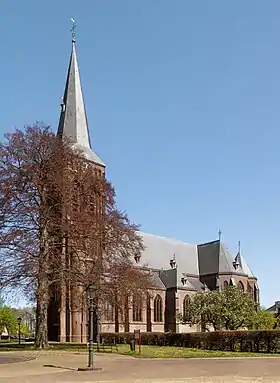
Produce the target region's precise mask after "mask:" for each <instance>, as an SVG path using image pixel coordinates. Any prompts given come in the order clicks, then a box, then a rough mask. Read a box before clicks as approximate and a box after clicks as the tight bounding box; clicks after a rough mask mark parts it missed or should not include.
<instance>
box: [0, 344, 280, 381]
mask: <svg viewBox="0 0 280 383" xmlns="http://www.w3.org/2000/svg"><path fill="white" fill-rule="evenodd" d="M24 354H25V355H24V356H25V357H29V358H31V357H32V358H34V357H36V359H33V360H30V361H28V362H20V363H16V364H15V363H12V364H1V365H0V383H4V382H5V383H16V382H17V383H18V382H19V381H20V382H23V383H27V382H28V383H39V382H40V383H47V382H48V383H49V382H51V383H64V382H65V383H66V382H67V383H82V382H83V383H86V382H87V383H89V382H102V383H105V382H106V383H113V382H114V383H132V382H135V383H140V382H141V383H144V382H145V383H157V382H158V383H164V382H165V383H167V382H168V383H182V382H192V383H198V382H204V383H206V382H209V383H214V382H215V383H218V382H219V383H221V382H229V383H232V382H248V383H249V382H250V383H254V382H280V358H255V359H249V358H242V359H241V358H240V359H237V358H236V359H136V358H132V357H130V356H121V355H115V354H103V355H102V354H101V355H96V357H95V365H96V367H100V368H102V371H94V372H92V371H89V372H80V371H77V368H78V367H84V366H86V365H87V355H82V354H73V353H57V354H56V353H53V352H50V353H48V352H46V353H42V352H35V351H34V352H29V353H24ZM4 355H9V357H10V358H11V357H13V358H16V357H17V356H18V355H19V353H11V352H9V353H6V354H4V353H1V354H0V359H1V358H2V356H4ZM20 355H21V356H23V354H22V352H21V353H20ZM49 365H53V366H55V367H49Z"/></svg>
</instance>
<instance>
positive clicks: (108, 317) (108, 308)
mask: <svg viewBox="0 0 280 383" xmlns="http://www.w3.org/2000/svg"><path fill="white" fill-rule="evenodd" d="M114 313H115V312H114V306H113V305H112V303H111V302H108V301H107V302H105V305H104V319H105V321H108V322H114Z"/></svg>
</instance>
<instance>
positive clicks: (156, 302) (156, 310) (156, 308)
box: [154, 295, 162, 322]
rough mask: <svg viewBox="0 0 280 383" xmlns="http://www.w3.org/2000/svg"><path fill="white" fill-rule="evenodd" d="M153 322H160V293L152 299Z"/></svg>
mask: <svg viewBox="0 0 280 383" xmlns="http://www.w3.org/2000/svg"><path fill="white" fill-rule="evenodd" d="M154 322H162V297H161V296H160V295H157V296H156V297H155V299H154Z"/></svg>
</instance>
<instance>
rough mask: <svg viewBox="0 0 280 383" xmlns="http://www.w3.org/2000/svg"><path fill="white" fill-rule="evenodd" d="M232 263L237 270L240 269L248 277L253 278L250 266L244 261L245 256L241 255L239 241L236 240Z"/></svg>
mask: <svg viewBox="0 0 280 383" xmlns="http://www.w3.org/2000/svg"><path fill="white" fill-rule="evenodd" d="M234 264H235V265H236V268H237V269H238V270H239V271H242V272H243V273H244V274H247V275H248V277H251V278H255V276H254V274H253V273H252V271H251V269H250V267H249V266H248V264H247V262H246V261H245V258H244V257H243V255H242V252H241V246H240V241H239V242H238V252H237V254H236V256H235V258H234Z"/></svg>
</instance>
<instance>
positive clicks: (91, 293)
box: [86, 285, 97, 369]
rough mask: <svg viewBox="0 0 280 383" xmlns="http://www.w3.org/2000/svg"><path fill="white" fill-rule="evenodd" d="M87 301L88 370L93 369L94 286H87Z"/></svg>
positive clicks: (95, 290) (95, 289) (95, 291)
mask: <svg viewBox="0 0 280 383" xmlns="http://www.w3.org/2000/svg"><path fill="white" fill-rule="evenodd" d="M86 293H87V301H88V310H89V349H88V368H90V369H93V313H94V310H95V309H96V293H97V288H96V286H95V285H89V286H88V288H87V290H86Z"/></svg>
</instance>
